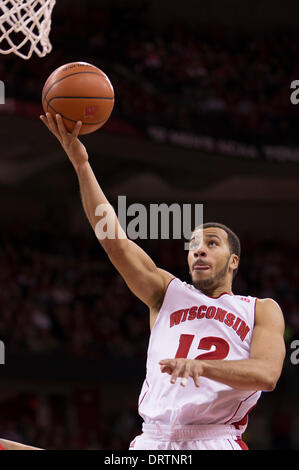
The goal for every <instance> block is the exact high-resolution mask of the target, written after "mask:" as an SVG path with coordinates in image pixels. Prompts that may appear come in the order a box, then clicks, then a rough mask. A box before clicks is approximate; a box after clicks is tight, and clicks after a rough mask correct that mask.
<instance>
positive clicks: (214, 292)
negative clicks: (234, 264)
mask: <svg viewBox="0 0 299 470" xmlns="http://www.w3.org/2000/svg"><path fill="white" fill-rule="evenodd" d="M200 291H201V292H202V293H203V294H205V295H207V296H208V297H214V298H217V297H219V296H220V295H221V294H223V293H226V294H230V295H234V294H233V292H232V286H231V285H227V284H224V285H221V286H218V287H213V288H210V289H209V288H207V289H205V288H201V289H200Z"/></svg>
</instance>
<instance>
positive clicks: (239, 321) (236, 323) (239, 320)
mask: <svg viewBox="0 0 299 470" xmlns="http://www.w3.org/2000/svg"><path fill="white" fill-rule="evenodd" d="M241 321H242V320H241V318H240V317H238V318H237V320H236V321H235V323H234V326H233V330H236V331H237V328H238V326H239V325H240V323H241Z"/></svg>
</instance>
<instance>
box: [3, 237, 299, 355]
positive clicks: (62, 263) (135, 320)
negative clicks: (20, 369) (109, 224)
mask: <svg viewBox="0 0 299 470" xmlns="http://www.w3.org/2000/svg"><path fill="white" fill-rule="evenodd" d="M3 237H4V240H3V241H2V243H1V248H0V252H1V260H2V261H1V265H0V286H1V289H0V308H1V318H0V336H1V338H3V341H4V342H5V344H6V346H7V348H9V349H11V350H12V351H33V352H53V351H58V352H59V351H63V352H64V353H66V354H68V355H69V356H71V357H73V356H80V357H87V358H88V357H89V358H101V357H105V356H109V357H114V356H119V357H127V358H134V357H138V356H140V355H144V354H145V353H146V349H147V340H148V337H147V335H146V334H145V333H146V332H147V331H148V318H147V309H146V308H145V307H144V306H143V304H142V303H141V302H139V301H138V300H136V298H135V297H134V296H133V294H132V293H131V292H130V291H129V289H128V287H127V286H126V284H125V282H124V281H123V279H122V278H121V277H120V275H119V274H118V273H117V271H116V270H115V269H114V268H113V267H112V265H111V266H110V262H109V261H108V260H107V256H106V254H105V252H104V251H103V250H102V249H101V247H100V246H99V247H98V246H97V242H96V241H94V240H93V238H92V240H88V239H87V240H86V239H84V240H82V239H81V238H80V236H78V237H77V238H76V237H74V239H72V240H66V239H63V238H62V236H61V233H55V232H54V231H53V229H52V231H49V232H48V233H40V234H39V233H27V234H24V233H22V235H21V236H20V235H19V237H18V236H15V238H14V237H10V238H9V239H7V240H6V241H5V235H3ZM94 243H95V245H94ZM147 243H148V246H147V244H146V242H143V243H142V246H143V247H144V248H145V250H146V251H147V252H149V253H150V254H151V256H152V257H153V259H154V260H155V261H156V263H157V264H158V265H159V266H161V267H163V268H164V269H167V270H168V271H169V272H172V273H173V274H175V275H177V276H178V277H180V278H182V279H183V280H186V281H187V282H190V279H189V276H188V274H187V252H186V251H185V250H184V249H183V242H181V241H167V242H166V241H165V240H161V241H153V242H151V243H149V242H147ZM246 245H247V246H246ZM174 251H175V252H176V256H175V257H174V256H173V252H174ZM296 256H299V247H298V246H295V247H294V248H293V249H292V250H290V247H289V244H288V245H284V244H282V243H275V242H273V241H265V242H260V243H257V242H254V241H253V240H247V242H245V248H244V249H243V254H242V260H241V265H240V268H239V272H238V275H237V277H236V279H235V281H234V293H236V294H238V293H240V294H248V295H249V293H250V295H253V296H257V297H261V298H264V297H271V298H274V299H275V300H276V301H277V302H278V303H279V304H280V305H281V306H282V308H283V310H284V313H285V317H286V321H287V324H288V328H289V330H288V334H289V335H291V336H296V335H298V334H299V310H298V309H299V306H298V299H299V287H298V286H299V269H298V266H297V265H296V264H294V263H293V259H295V258H296Z"/></svg>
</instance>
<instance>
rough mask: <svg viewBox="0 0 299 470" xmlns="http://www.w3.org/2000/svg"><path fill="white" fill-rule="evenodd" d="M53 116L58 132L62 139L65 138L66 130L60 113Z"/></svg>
mask: <svg viewBox="0 0 299 470" xmlns="http://www.w3.org/2000/svg"><path fill="white" fill-rule="evenodd" d="M55 117H56V122H57V128H58V132H59V134H60V136H61V138H62V140H65V139H66V138H67V130H66V128H65V127H64V124H63V120H62V117H61V116H60V114H56V116H55Z"/></svg>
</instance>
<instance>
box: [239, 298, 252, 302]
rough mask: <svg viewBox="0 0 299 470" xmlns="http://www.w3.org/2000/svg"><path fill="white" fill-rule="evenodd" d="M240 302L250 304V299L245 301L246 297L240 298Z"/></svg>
mask: <svg viewBox="0 0 299 470" xmlns="http://www.w3.org/2000/svg"><path fill="white" fill-rule="evenodd" d="M240 300H244V302H249V303H250V299H247V297H241V298H240Z"/></svg>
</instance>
